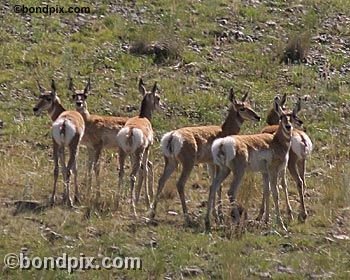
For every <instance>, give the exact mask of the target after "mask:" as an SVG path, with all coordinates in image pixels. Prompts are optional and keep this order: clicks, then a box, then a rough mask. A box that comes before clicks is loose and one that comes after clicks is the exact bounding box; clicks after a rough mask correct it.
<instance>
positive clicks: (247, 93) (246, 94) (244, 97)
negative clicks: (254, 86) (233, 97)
mask: <svg viewBox="0 0 350 280" xmlns="http://www.w3.org/2000/svg"><path fill="white" fill-rule="evenodd" d="M248 95H249V92H246V93H245V94H244V96H243V97H242V102H245V101H246V100H247V98H248Z"/></svg>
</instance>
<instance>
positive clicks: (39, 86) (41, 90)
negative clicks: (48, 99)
mask: <svg viewBox="0 0 350 280" xmlns="http://www.w3.org/2000/svg"><path fill="white" fill-rule="evenodd" d="M36 83H37V85H38V88H39V91H40V92H41V93H44V92H45V89H44V88H43V87H42V86H41V85H40V82H39V80H36Z"/></svg>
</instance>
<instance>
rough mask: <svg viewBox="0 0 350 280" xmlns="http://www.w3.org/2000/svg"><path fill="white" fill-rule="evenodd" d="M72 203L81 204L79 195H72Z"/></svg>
mask: <svg viewBox="0 0 350 280" xmlns="http://www.w3.org/2000/svg"><path fill="white" fill-rule="evenodd" d="M74 204H76V205H81V201H80V197H79V196H78V195H74Z"/></svg>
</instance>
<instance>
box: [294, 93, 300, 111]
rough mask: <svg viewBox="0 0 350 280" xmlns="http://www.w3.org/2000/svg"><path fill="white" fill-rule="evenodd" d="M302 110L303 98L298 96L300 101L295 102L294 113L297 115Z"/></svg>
mask: <svg viewBox="0 0 350 280" xmlns="http://www.w3.org/2000/svg"><path fill="white" fill-rule="evenodd" d="M300 110H301V98H300V97H298V101H297V102H296V103H295V105H294V108H293V114H294V115H296V114H297V113H298V112H299V111H300Z"/></svg>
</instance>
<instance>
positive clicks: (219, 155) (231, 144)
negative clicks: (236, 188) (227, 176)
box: [211, 136, 236, 166]
mask: <svg viewBox="0 0 350 280" xmlns="http://www.w3.org/2000/svg"><path fill="white" fill-rule="evenodd" d="M235 146H236V142H235V139H234V137H232V136H227V137H224V138H219V139H216V140H215V141H214V143H213V145H212V146H211V153H212V156H213V160H214V163H215V164H216V165H220V166H223V165H225V166H229V163H230V161H231V160H233V159H234V157H235V156H236V147H235Z"/></svg>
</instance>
